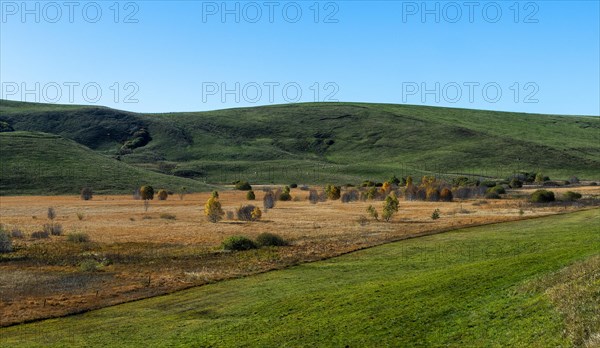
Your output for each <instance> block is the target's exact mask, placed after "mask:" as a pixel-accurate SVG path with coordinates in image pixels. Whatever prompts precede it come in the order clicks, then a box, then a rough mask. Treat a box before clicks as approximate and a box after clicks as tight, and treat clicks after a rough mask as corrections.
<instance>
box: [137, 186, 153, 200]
mask: <svg viewBox="0 0 600 348" xmlns="http://www.w3.org/2000/svg"><path fill="white" fill-rule="evenodd" d="M140 197H141V198H142V199H143V200H145V201H148V200H153V199H154V188H153V187H152V186H150V185H144V186H142V187H140Z"/></svg>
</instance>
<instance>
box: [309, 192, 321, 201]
mask: <svg viewBox="0 0 600 348" xmlns="http://www.w3.org/2000/svg"><path fill="white" fill-rule="evenodd" d="M308 201H309V202H310V203H312V204H317V203H318V202H319V193H318V192H317V190H310V191H309V192H308Z"/></svg>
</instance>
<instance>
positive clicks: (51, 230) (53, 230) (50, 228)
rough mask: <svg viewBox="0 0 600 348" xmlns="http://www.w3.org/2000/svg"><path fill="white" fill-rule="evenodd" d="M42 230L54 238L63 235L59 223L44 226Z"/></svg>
mask: <svg viewBox="0 0 600 348" xmlns="http://www.w3.org/2000/svg"><path fill="white" fill-rule="evenodd" d="M42 229H43V231H44V232H46V233H48V234H50V235H52V236H60V235H62V233H63V228H62V225H61V224H57V223H49V224H44V226H43V227H42Z"/></svg>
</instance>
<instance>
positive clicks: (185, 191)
mask: <svg viewBox="0 0 600 348" xmlns="http://www.w3.org/2000/svg"><path fill="white" fill-rule="evenodd" d="M186 193H187V187H185V186H181V187H180V188H179V192H178V193H177V194H178V195H179V200H180V201H182V200H183V197H184V196H185V194H186Z"/></svg>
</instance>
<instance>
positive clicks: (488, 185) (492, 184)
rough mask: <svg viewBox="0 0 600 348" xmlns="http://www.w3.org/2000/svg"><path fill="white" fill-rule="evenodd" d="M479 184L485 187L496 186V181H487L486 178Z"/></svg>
mask: <svg viewBox="0 0 600 348" xmlns="http://www.w3.org/2000/svg"><path fill="white" fill-rule="evenodd" d="M479 186H485V187H494V186H496V182H495V181H489V180H486V181H482V182H481V183H480V184H479Z"/></svg>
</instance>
